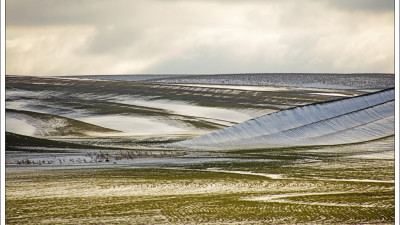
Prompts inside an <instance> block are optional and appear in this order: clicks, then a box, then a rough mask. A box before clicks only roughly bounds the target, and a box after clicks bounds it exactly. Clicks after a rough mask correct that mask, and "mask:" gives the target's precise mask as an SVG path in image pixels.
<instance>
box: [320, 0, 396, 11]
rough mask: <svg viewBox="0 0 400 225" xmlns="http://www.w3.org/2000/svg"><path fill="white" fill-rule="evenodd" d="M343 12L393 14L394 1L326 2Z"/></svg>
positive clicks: (339, 0)
mask: <svg viewBox="0 0 400 225" xmlns="http://www.w3.org/2000/svg"><path fill="white" fill-rule="evenodd" d="M325 1H327V2H329V4H331V5H333V6H336V7H338V8H340V9H343V10H361V11H370V12H377V13H380V12H393V11H394V0H325Z"/></svg>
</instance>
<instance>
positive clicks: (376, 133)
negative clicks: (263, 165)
mask: <svg viewBox="0 0 400 225" xmlns="http://www.w3.org/2000/svg"><path fill="white" fill-rule="evenodd" d="M392 134H394V90H393V89H390V90H386V91H381V92H377V93H373V94H368V95H363V96H359V97H353V98H347V99H342V100H337V101H332V102H327V103H320V104H311V105H307V106H301V107H296V108H293V109H288V110H282V111H279V112H277V113H272V114H269V115H266V116H262V117H258V118H255V119H252V120H248V121H246V122H243V123H240V124H237V125H234V126H231V127H228V128H225V129H222V130H219V131H216V132H213V133H210V134H207V135H204V136H201V137H197V138H193V139H189V140H186V141H182V142H178V143H174V144H173V145H172V146H176V147H187V148H204V147H208V148H217V149H251V148H265V147H271V146H272V147H274V146H275V147H276V146H302V145H334V144H343V143H355V142H362V141H367V140H372V139H377V138H382V137H385V136H389V135H392Z"/></svg>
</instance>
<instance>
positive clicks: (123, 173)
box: [6, 137, 395, 224]
mask: <svg viewBox="0 0 400 225" xmlns="http://www.w3.org/2000/svg"><path fill="white" fill-rule="evenodd" d="M393 144H394V138H393V137H388V138H385V139H381V140H377V141H373V142H369V143H362V144H356V145H346V146H332V147H320V148H312V149H304V148H298V149H296V148H294V149H275V150H274V149H269V150H265V151H263V150H257V151H250V152H246V153H243V152H239V151H237V152H229V153H226V154H228V155H229V156H230V157H238V158H241V159H244V158H252V161H231V162H226V161H223V162H208V163H193V164H188V165H186V166H178V167H177V166H176V165H175V166H174V165H165V166H163V167H155V165H149V166H148V167H142V168H137V167H136V168H135V166H134V164H132V165H129V166H127V165H125V166H120V167H114V168H97V169H95V168H92V169H86V170H82V169H69V170H65V169H63V170H54V169H49V168H48V169H43V168H42V169H40V170H37V169H36V170H33V171H32V169H29V167H28V166H27V167H26V169H28V171H19V172H18V171H17V172H8V173H7V183H6V185H7V187H6V188H7V193H6V212H7V223H8V224H23V223H24V224H38V223H41V224H54V223H56V224H79V223H85V224H106V223H112V224H199V223H202V224H226V223H237V224H242V223H249V224H265V223H268V224H274V223H275V224H282V223H289V224H292V223H313V224H315V223H326V224H360V223H374V224H392V223H393V222H394V206H395V203H394V160H393V150H392V149H393ZM368 146H369V148H368ZM210 154H211V153H210ZM211 155H212V154H211ZM215 157H218V156H215ZM219 157H222V155H219Z"/></svg>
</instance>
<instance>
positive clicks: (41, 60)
mask: <svg viewBox="0 0 400 225" xmlns="http://www.w3.org/2000/svg"><path fill="white" fill-rule="evenodd" d="M263 72H266V73H268V72H294V73H296V72H324V73H325V72H326V73H363V72H368V73H370V72H378V73H394V0H301V1H299V0H40V1H39V0H7V1H6V73H7V74H19V75H74V74H142V73H152V74H155V73H161V74H165V73H168V74H171V73H172V74H174V73H184V74H203V73H205V74H216V73H263Z"/></svg>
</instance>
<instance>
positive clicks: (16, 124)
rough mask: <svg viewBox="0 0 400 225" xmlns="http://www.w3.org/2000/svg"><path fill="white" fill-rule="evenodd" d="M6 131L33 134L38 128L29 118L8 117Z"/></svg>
mask: <svg viewBox="0 0 400 225" xmlns="http://www.w3.org/2000/svg"><path fill="white" fill-rule="evenodd" d="M6 131H7V132H12V133H16V134H21V135H28V136H33V135H35V133H36V128H35V127H34V126H32V125H31V124H30V123H29V122H28V121H27V120H25V119H19V118H10V117H8V118H6Z"/></svg>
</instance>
